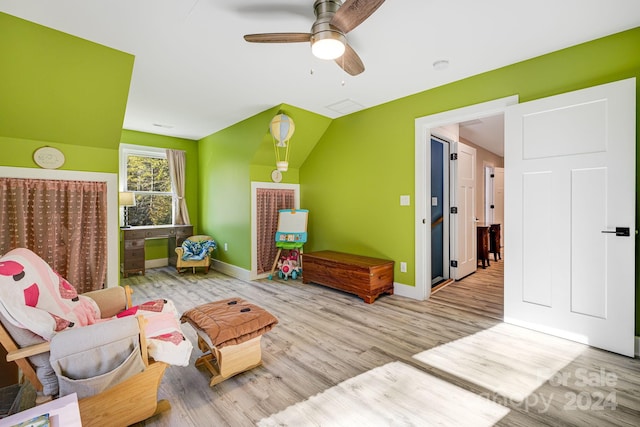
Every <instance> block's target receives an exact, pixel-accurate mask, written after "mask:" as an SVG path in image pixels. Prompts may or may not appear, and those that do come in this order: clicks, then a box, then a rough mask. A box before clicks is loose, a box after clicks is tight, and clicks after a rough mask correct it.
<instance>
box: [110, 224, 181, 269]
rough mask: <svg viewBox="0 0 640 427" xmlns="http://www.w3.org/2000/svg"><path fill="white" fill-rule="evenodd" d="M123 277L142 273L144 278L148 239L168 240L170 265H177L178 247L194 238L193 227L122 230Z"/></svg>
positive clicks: (177, 226)
mask: <svg viewBox="0 0 640 427" xmlns="http://www.w3.org/2000/svg"><path fill="white" fill-rule="evenodd" d="M121 230H122V245H123V252H122V253H123V255H122V257H123V260H122V275H123V277H128V276H129V274H130V273H142V275H143V276H144V270H145V267H144V261H145V253H144V242H145V241H146V240H147V239H167V258H168V259H169V265H173V266H175V265H176V251H175V249H176V247H177V246H180V245H182V242H183V241H184V240H185V239H186V238H187V237H190V236H193V225H167V226H160V227H130V228H122V229H121Z"/></svg>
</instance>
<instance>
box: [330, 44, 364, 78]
mask: <svg viewBox="0 0 640 427" xmlns="http://www.w3.org/2000/svg"><path fill="white" fill-rule="evenodd" d="M335 61H336V64H338V65H339V66H340V68H342V69H343V70H344V71H346V72H347V73H349V74H351V75H352V76H357V75H358V74H360V73H362V72H363V71H364V64H363V63H362V60H361V59H360V57H359V56H358V54H357V53H356V51H355V50H353V48H352V47H351V46H349V44H347V45H346V46H345V51H344V54H343V55H342V56H341V57H340V58H336V59H335Z"/></svg>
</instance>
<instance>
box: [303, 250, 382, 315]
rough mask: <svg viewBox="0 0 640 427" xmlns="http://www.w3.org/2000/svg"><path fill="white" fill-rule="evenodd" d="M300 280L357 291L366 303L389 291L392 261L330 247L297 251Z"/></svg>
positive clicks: (352, 291) (342, 289)
mask: <svg viewBox="0 0 640 427" xmlns="http://www.w3.org/2000/svg"><path fill="white" fill-rule="evenodd" d="M301 256H302V259H303V261H304V268H303V269H302V283H310V282H313V283H318V284H320V285H325V286H329V287H330V288H334V289H340V290H341V291H345V292H349V293H352V294H356V295H358V296H359V297H360V298H362V299H363V300H364V302H366V303H367V304H371V303H372V302H373V301H375V299H376V298H377V297H378V296H379V295H381V294H384V293H387V294H391V295H393V265H394V262H393V261H391V260H388V259H379V258H371V257H365V256H360V255H352V254H345V253H342V252H334V251H319V252H312V253H306V254H301Z"/></svg>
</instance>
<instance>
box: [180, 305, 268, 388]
mask: <svg viewBox="0 0 640 427" xmlns="http://www.w3.org/2000/svg"><path fill="white" fill-rule="evenodd" d="M180 320H181V321H182V322H183V323H184V322H188V323H189V324H190V325H191V326H192V327H193V328H194V329H195V330H196V332H197V334H198V347H199V348H200V350H202V352H203V353H205V354H204V355H202V356H201V357H199V358H198V360H196V366H204V367H205V368H206V369H207V370H208V371H209V372H210V373H211V375H212V377H211V382H210V383H209V385H210V386H213V385H216V384H218V383H220V382H222V381H224V380H226V379H227V378H229V377H232V376H234V375H236V374H239V373H240V372H244V371H248V370H249V369H253V368H255V367H256V366H260V365H261V364H262V351H261V347H260V340H261V338H262V334H264V333H266V332H268V331H270V330H271V329H272V328H273V327H274V326H275V325H276V324H277V323H278V319H276V318H275V317H274V316H273V315H272V314H271V313H269V312H268V311H266V310H265V309H263V308H260V307H258V306H257V305H254V304H251V303H249V302H247V301H245V300H243V299H241V298H228V299H225V300H221V301H215V302H210V303H207V304H203V305H199V306H197V307H194V308H192V309H191V310H187V311H185V312H184V313H183V314H182V317H181V318H180Z"/></svg>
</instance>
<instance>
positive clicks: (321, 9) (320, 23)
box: [311, 0, 347, 59]
mask: <svg viewBox="0 0 640 427" xmlns="http://www.w3.org/2000/svg"><path fill="white" fill-rule="evenodd" d="M340 6H342V1H340V0H316V1H315V3H314V4H313V10H314V13H315V15H316V21H315V22H314V23H313V26H312V27H311V47H312V49H313V46H314V44H315V43H316V42H318V41H321V40H327V41H335V42H339V43H340V44H342V46H343V47H344V46H345V45H346V44H347V38H346V37H345V35H344V33H343V32H342V31H341V30H339V29H338V28H336V27H334V26H333V25H331V24H330V22H331V19H332V18H333V15H335V13H336V12H337V11H338V9H339V8H340ZM342 52H344V49H342ZM314 54H315V55H316V56H319V57H321V55H322V53H320V54H318V52H316V51H315V50H314ZM341 55H342V53H340V55H338V56H341ZM335 58H336V56H327V57H326V58H323V59H335Z"/></svg>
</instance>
